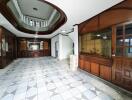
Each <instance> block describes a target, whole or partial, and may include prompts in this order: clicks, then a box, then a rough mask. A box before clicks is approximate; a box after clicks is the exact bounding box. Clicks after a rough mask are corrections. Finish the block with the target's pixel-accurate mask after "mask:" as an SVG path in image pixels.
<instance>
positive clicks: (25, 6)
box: [18, 0, 54, 20]
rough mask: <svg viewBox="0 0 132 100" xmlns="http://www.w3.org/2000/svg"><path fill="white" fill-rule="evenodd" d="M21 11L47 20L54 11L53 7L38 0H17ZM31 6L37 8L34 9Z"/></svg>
mask: <svg viewBox="0 0 132 100" xmlns="http://www.w3.org/2000/svg"><path fill="white" fill-rule="evenodd" d="M18 4H19V6H20V9H21V12H22V13H23V14H24V15H28V16H33V17H37V18H41V19H46V20H48V19H49V18H50V16H51V14H52V12H53V11H54V8H53V7H52V6H50V5H48V4H47V3H43V2H40V1H38V0H18ZM33 8H37V9H38V10H37V11H35V10H33Z"/></svg>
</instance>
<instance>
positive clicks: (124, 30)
mask: <svg viewBox="0 0 132 100" xmlns="http://www.w3.org/2000/svg"><path fill="white" fill-rule="evenodd" d="M107 28H111V29H112V31H111V34H112V36H111V39H110V40H111V43H110V42H109V43H108V44H106V42H96V40H97V39H96V40H95V41H94V42H93V43H91V42H92V41H93V40H94V39H91V40H90V41H89V39H88V37H90V36H88V35H91V36H92V35H95V34H93V33H97V34H100V36H102V35H103V34H101V32H100V30H104V29H107ZM87 36H88V37H87ZM96 36H97V35H96ZM79 38H80V39H79V42H81V43H79V44H81V45H80V46H79V47H80V51H79V53H80V55H79V66H80V68H81V69H83V70H85V71H87V72H89V73H91V74H94V75H96V76H98V77H101V78H103V79H105V80H108V81H110V82H112V83H114V84H116V85H118V86H121V87H123V88H125V89H127V90H129V91H132V0H125V1H123V2H122V3H120V4H118V5H116V6H114V7H112V8H110V9H108V10H106V11H104V12H102V13H100V14H98V15H96V16H95V17H93V18H91V19H90V20H87V21H85V22H82V23H81V24H79ZM102 38H103V37H102ZM103 43H105V44H106V45H109V46H111V48H110V49H109V50H108V52H106V53H109V54H110V55H111V57H110V56H109V59H107V58H106V57H105V56H104V57H100V54H101V53H100V52H102V50H101V49H99V48H100V46H102V44H103ZM91 44H93V45H92V46H91ZM91 48H92V49H91ZM96 49H98V52H95V51H96ZM90 51H91V52H90ZM101 56H102V55H101Z"/></svg>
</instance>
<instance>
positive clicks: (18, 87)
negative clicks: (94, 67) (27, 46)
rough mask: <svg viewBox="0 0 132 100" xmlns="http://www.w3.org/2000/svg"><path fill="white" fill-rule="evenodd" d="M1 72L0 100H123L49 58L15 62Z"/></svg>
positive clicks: (64, 62)
mask: <svg viewBox="0 0 132 100" xmlns="http://www.w3.org/2000/svg"><path fill="white" fill-rule="evenodd" d="M7 67H9V68H7V70H6V71H5V72H4V73H1V71H0V100H123V99H115V97H114V96H112V95H111V94H108V93H107V92H104V91H102V90H101V89H100V88H97V87H95V86H94V85H93V84H92V81H93V78H92V77H91V76H89V75H88V74H86V73H84V72H83V71H81V70H77V71H76V72H72V71H70V70H69V64H68V62H67V61H66V60H65V61H58V60H57V59H55V58H52V57H40V58H22V59H17V60H15V61H14V62H13V63H11V64H10V65H9V66H7Z"/></svg>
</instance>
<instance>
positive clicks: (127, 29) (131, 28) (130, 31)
mask: <svg viewBox="0 0 132 100" xmlns="http://www.w3.org/2000/svg"><path fill="white" fill-rule="evenodd" d="M125 34H126V35H127V34H132V24H128V25H126V26H125Z"/></svg>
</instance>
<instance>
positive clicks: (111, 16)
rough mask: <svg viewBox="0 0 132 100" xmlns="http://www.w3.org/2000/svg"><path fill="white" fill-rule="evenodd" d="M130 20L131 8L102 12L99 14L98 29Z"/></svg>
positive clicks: (131, 17) (131, 18) (131, 15)
mask: <svg viewBox="0 0 132 100" xmlns="http://www.w3.org/2000/svg"><path fill="white" fill-rule="evenodd" d="M128 20H132V10H129V9H115V10H110V11H107V12H104V13H103V14H101V15H100V26H99V27H100V29H103V28H106V27H109V26H112V25H115V24H119V23H122V22H125V21H128Z"/></svg>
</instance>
